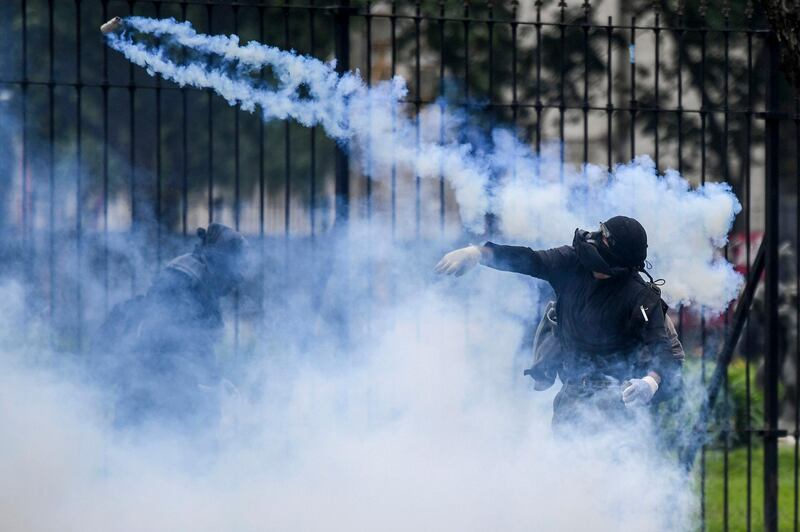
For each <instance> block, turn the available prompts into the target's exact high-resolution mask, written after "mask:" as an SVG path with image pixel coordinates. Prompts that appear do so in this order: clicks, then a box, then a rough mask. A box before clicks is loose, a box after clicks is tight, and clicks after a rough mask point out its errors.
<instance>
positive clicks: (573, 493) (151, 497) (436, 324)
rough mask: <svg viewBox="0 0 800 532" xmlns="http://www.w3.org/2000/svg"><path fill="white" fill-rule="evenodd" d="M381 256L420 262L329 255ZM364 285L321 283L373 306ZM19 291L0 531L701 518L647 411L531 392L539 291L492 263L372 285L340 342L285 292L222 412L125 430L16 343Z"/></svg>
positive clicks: (651, 524) (573, 526) (9, 307)
mask: <svg viewBox="0 0 800 532" xmlns="http://www.w3.org/2000/svg"><path fill="white" fill-rule="evenodd" d="M338 244H342V242H338ZM376 254H377V255H378V256H379V257H380V258H381V260H386V261H391V262H394V263H397V262H399V263H400V264H399V265H398V266H401V267H402V268H403V269H404V270H405V271H406V272H407V274H408V275H409V276H421V277H423V278H424V273H423V272H422V271H419V270H415V269H414V267H413V265H412V264H413V261H412V257H409V256H404V254H398V253H397V252H393V251H390V250H388V249H383V250H380V249H379V250H378V251H375V250H372V251H371V252H370V256H369V257H366V256H363V257H360V258H359V257H357V258H354V257H348V259H347V260H344V259H339V260H337V261H335V262H334V263H333V264H331V268H332V270H333V272H332V273H333V274H334V275H336V276H341V277H345V275H344V272H343V269H344V268H347V269H349V270H350V271H351V272H352V273H355V274H356V275H362V274H365V268H364V266H365V264H367V263H368V262H371V261H373V260H374V259H375V256H376ZM362 260H363V262H362ZM297 268H298V269H300V270H305V267H304V265H303V264H298V265H297ZM304 273H308V272H306V271H304ZM406 288H407V287H406ZM356 291H357V290H354V288H353V286H352V285H350V284H349V283H341V284H340V283H336V284H335V285H334V286H332V287H329V290H328V297H329V298H331V299H333V300H336V301H338V302H341V303H342V304H343V305H351V306H358V305H361V306H363V305H365V304H367V302H366V301H364V300H362V299H361V298H360V297H358V296H353V295H352V294H353V292H356ZM21 294H22V291H21V289H20V288H19V287H18V286H16V285H14V284H5V285H4V286H3V287H2V288H1V289H0V296H2V297H1V298H0V301H3V305H4V307H3V311H4V312H3V313H2V315H0V328H2V330H3V336H4V337H3V340H4V341H6V340H9V339H13V342H7V343H6V345H4V346H3V349H4V357H3V359H2V362H1V363H0V364H1V365H0V370H2V371H0V404H2V405H3V408H2V409H0V426H2V427H3V429H4V433H5V434H6V437H5V438H3V442H2V443H1V444H0V456H2V458H0V465H1V466H2V470H3V472H4V474H3V476H2V480H0V515H1V516H2V517H0V528H2V529H3V530H25V531H32V530H33V531H35V530H53V529H58V530H65V531H72V530H76V531H77V530H122V531H125V530H131V531H133V530H189V529H190V530H376V529H380V530H397V531H406V530H475V531H479V530H530V529H531V528H536V529H542V530H583V529H586V528H591V529H592V530H619V529H631V530H642V531H657V530H685V529H689V528H690V527H691V523H692V520H693V517H694V496H693V493H692V490H691V487H690V486H689V484H688V482H687V479H686V478H685V476H684V475H683V474H682V472H681V470H680V469H679V468H678V467H677V466H676V464H674V463H672V464H671V463H670V462H669V455H668V454H662V451H661V450H660V449H659V448H658V447H657V446H655V445H653V444H652V443H651V442H650V441H649V439H648V436H647V432H646V429H645V428H644V427H645V426H646V425H645V424H641V425H639V424H637V423H631V424H630V425H628V426H625V427H610V428H609V430H608V432H607V433H605V434H597V433H594V434H591V435H588V434H581V433H576V434H575V439H574V440H564V439H556V438H554V437H553V435H552V434H551V431H550V427H549V417H550V411H551V406H550V402H551V400H552V393H540V394H534V393H532V391H531V390H530V388H529V386H528V383H527V381H526V379H527V378H523V377H522V375H521V370H522V367H523V365H524V364H525V361H522V360H518V359H515V357H514V353H515V351H516V349H517V347H518V345H519V342H520V339H521V335H522V326H521V323H522V321H523V320H524V319H525V318H527V317H528V314H529V311H530V308H531V306H532V305H533V304H534V303H536V292H535V291H531V290H530V288H529V285H528V283H527V282H526V281H525V280H524V279H522V278H519V277H516V276H511V275H503V274H501V273H498V272H493V271H488V270H485V271H480V272H477V273H476V276H475V278H474V279H473V283H471V285H470V286H466V285H464V284H463V283H455V282H450V281H448V282H445V283H426V286H425V287H424V288H422V289H421V290H414V291H408V293H407V294H406V295H405V296H401V297H400V298H399V300H398V301H395V302H393V303H391V304H390V303H388V302H386V303H384V304H380V301H377V302H372V305H373V307H372V308H373V312H372V314H371V318H370V319H369V320H368V323H369V326H370V328H371V332H368V333H365V334H363V335H362V336H361V337H358V338H355V339H354V340H353V341H349V342H347V347H346V348H345V347H343V346H342V341H341V340H342V339H341V338H340V337H339V335H337V334H334V333H329V334H321V335H320V334H316V332H315V331H314V327H312V326H309V325H302V323H303V322H306V323H308V322H309V321H310V320H309V316H310V314H309V312H308V310H309V309H308V306H309V305H308V304H307V303H306V302H304V301H303V300H302V298H298V297H292V298H291V302H290V303H289V304H288V305H287V306H282V307H281V312H280V314H281V320H282V321H281V322H280V324H279V325H278V326H275V325H274V324H265V325H264V329H265V330H266V329H269V330H270V332H269V335H266V334H264V335H263V336H261V335H259V336H258V342H257V344H258V347H256V348H255V349H254V351H255V353H254V354H253V358H252V359H251V361H250V362H243V361H240V362H239V363H238V364H239V369H240V370H241V373H242V374H243V375H244V377H242V378H241V379H240V380H239V381H238V382H237V386H238V391H237V392H235V393H234V394H232V395H231V396H230V397H228V398H227V400H226V402H225V405H224V414H223V418H222V419H221V420H220V422H219V423H218V424H214V425H209V426H208V427H205V428H204V429H203V430H201V431H198V432H193V433H190V434H183V433H175V432H174V431H173V430H172V429H171V427H170V426H168V425H166V424H164V425H161V424H155V425H149V426H147V427H132V428H127V429H114V428H112V419H111V412H110V410H111V408H110V403H108V402H106V401H105V397H106V390H103V389H97V388H95V387H94V386H92V385H91V384H90V383H89V382H87V381H86V380H84V379H83V378H82V377H81V376H80V375H81V372H80V371H78V370H77V369H74V368H72V369H71V368H70V365H69V364H66V363H64V362H60V360H62V361H63V357H64V355H63V354H53V355H48V354H47V351H46V349H43V348H42V347H41V346H38V345H35V344H34V345H35V347H32V348H31V349H27V350H24V352H23V350H21V349H20V347H19V346H20V345H25V344H24V343H23V342H21V340H28V338H22V337H21V334H20V332H19V331H20V330H21V329H19V328H18V324H17V323H16V321H15V320H16V319H17V318H18V317H19V316H21V315H23V313H24V310H25V309H24V306H23V298H22V297H21ZM345 312H346V311H345ZM316 314H317V315H318V314H319V312H317V313H316ZM356 315H357V312H356V311H352V312H348V317H349V318H350V319H356V318H355V316H356ZM476 324H480V326H476ZM270 325H271V327H270ZM34 329H35V328H34ZM33 336H34V337H35V336H36V333H35V332H33ZM11 343H13V344H14V345H10V344H11ZM266 346H268V347H266ZM32 353H36V356H35V357H33V358H31V354H32ZM589 415H591V413H589ZM667 508H668V510H665V509H667Z"/></svg>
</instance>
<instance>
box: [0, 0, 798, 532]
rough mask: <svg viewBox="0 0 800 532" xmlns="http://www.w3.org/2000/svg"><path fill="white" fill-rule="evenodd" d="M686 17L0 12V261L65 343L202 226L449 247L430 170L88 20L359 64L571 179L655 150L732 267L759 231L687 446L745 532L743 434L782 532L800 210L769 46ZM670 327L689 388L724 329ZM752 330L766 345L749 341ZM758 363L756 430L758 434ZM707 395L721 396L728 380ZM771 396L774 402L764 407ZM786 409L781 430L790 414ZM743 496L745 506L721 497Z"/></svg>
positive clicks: (265, 235)
mask: <svg viewBox="0 0 800 532" xmlns="http://www.w3.org/2000/svg"><path fill="white" fill-rule="evenodd" d="M685 4H686V3H683V2H677V3H676V5H675V6H673V5H672V3H656V7H653V3H652V2H619V3H616V2H610V3H609V4H608V5H606V4H603V5H601V6H593V5H592V4H591V2H588V1H587V2H582V3H581V4H577V3H576V4H575V5H574V6H573V5H571V3H570V5H568V4H567V3H566V2H558V3H555V2H551V3H547V2H538V1H537V2H517V1H511V2H477V1H472V2H469V1H467V2H444V1H441V2H432V1H416V2H389V1H384V2H355V1H352V2H350V1H346V0H343V1H341V2H339V3H337V4H335V5H331V4H328V3H325V4H323V3H320V2H314V1H313V0H307V1H306V2H303V3H299V2H283V3H280V2H255V1H253V2H250V1H237V2H221V1H205V0H184V1H177V0H175V1H169V0H164V1H139V0H126V1H116V0H94V1H93V0H76V1H74V2H53V1H52V0H50V1H45V0H18V1H16V2H3V3H2V5H1V6H0V49H2V50H3V53H0V113H2V120H3V122H4V123H5V125H4V126H3V125H0V136H2V138H0V175H3V176H4V183H5V184H4V186H3V187H0V224H1V225H2V227H3V232H4V234H5V235H6V236H5V237H4V244H3V245H4V251H3V255H4V259H3V260H4V262H5V263H6V264H8V265H9V267H11V268H17V269H18V270H19V273H20V274H21V275H22V276H24V277H25V278H26V279H27V280H28V283H29V285H30V287H31V290H33V291H34V292H36V293H38V295H39V296H41V297H43V298H44V300H46V301H48V304H47V307H46V310H45V311H44V312H45V313H46V314H48V317H49V319H50V320H51V322H52V323H54V324H56V325H57V327H56V329H57V330H58V331H59V333H58V335H57V338H56V339H55V340H54V342H55V343H56V344H61V345H63V347H64V348H70V349H71V348H77V349H79V350H80V349H81V348H82V346H83V345H84V344H85V342H86V337H87V334H88V331H89V330H90V329H91V327H92V325H91V324H92V323H96V322H97V320H98V319H99V318H100V317H102V315H103V314H104V313H105V312H106V311H107V310H108V308H109V307H110V305H112V304H113V303H114V302H116V301H118V300H119V299H120V298H122V297H125V296H127V295H129V294H130V293H134V292H137V291H140V290H141V289H142V288H143V287H144V283H145V282H146V277H148V276H149V274H151V273H152V272H153V271H154V269H155V268H156V267H158V265H160V264H161V263H162V262H163V260H165V259H167V258H169V257H170V256H171V255H172V253H174V252H175V251H176V250H177V249H178V248H180V247H181V246H185V244H186V241H187V239H188V238H189V237H190V236H191V228H192V227H193V226H196V225H204V224H205V223H206V222H209V221H212V220H220V221H223V222H226V223H229V224H231V225H233V226H235V227H237V228H239V229H241V230H242V231H243V232H245V233H247V234H249V235H252V236H254V237H259V238H260V239H262V240H263V241H276V242H277V241H283V240H286V239H292V240H297V239H312V240H313V239H314V238H315V237H316V236H318V235H320V234H324V233H326V232H327V231H329V230H330V229H331V228H332V227H334V226H335V225H336V224H337V223H339V222H340V221H343V220H348V219H357V220H361V221H365V222H369V221H371V220H376V221H381V222H385V223H386V224H387V226H388V227H390V228H391V233H392V236H393V237H394V238H398V239H408V240H414V239H425V238H439V237H441V236H442V235H446V236H450V237H453V236H454V235H457V234H459V233H460V232H461V228H460V224H459V220H458V214H457V211H456V209H455V205H454V203H453V201H452V200H451V196H452V192H451V191H450V190H449V187H448V185H447V184H446V183H445V181H444V179H441V180H439V181H438V182H436V183H431V182H425V183H423V182H421V181H420V179H419V178H418V177H417V176H414V175H408V174H404V173H402V172H399V171H397V170H396V169H393V170H392V172H391V175H390V176H388V178H387V179H384V180H370V179H366V178H365V177H364V176H363V175H362V174H361V173H360V171H359V169H358V168H357V167H356V165H350V164H349V162H350V161H349V157H348V154H347V153H346V152H345V151H344V150H342V149H341V148H339V147H338V146H337V145H336V144H335V143H334V142H332V141H330V140H329V139H327V138H326V137H325V136H324V135H322V134H321V133H320V132H318V131H317V129H316V128H310V129H306V128H301V127H299V126H297V125H295V124H292V123H290V122H281V123H264V122H263V121H261V120H260V119H259V118H258V117H257V116H254V115H251V114H248V113H243V112H241V111H240V110H238V109H234V108H230V107H228V106H227V105H226V104H225V102H223V101H221V100H220V99H218V98H216V97H215V96H213V95H211V94H209V93H206V92H202V91H198V90H194V89H191V88H179V87H177V86H175V85H172V84H170V83H167V82H162V81H160V80H158V79H154V78H151V77H149V76H147V75H146V74H145V73H143V72H141V71H139V70H138V69H136V68H134V67H132V66H131V65H129V64H128V63H127V62H126V61H124V59H122V58H121V57H119V56H118V55H117V54H113V53H110V52H109V50H108V48H107V47H106V46H104V44H103V42H102V40H101V38H100V36H99V33H98V32H97V28H98V27H99V25H100V24H101V23H102V22H104V21H105V20H107V19H109V18H110V17H111V16H116V15H120V16H125V15H128V14H139V15H146V16H154V17H175V18H177V19H180V20H190V21H191V22H192V23H193V25H194V26H195V27H197V28H198V29H199V30H201V31H203V32H207V33H236V34H238V35H240V36H241V37H242V39H243V40H248V39H255V40H258V41H262V42H267V43H270V44H275V45H278V46H281V47H283V48H293V49H296V50H298V51H299V52H301V53H307V54H310V55H313V56H315V57H319V58H324V59H333V58H335V59H336V60H337V65H338V69H339V70H340V71H345V70H349V69H355V68H358V69H359V70H360V71H361V73H362V75H363V77H364V79H365V80H366V81H367V83H373V82H376V81H378V80H382V79H387V78H388V77H390V76H392V75H395V74H400V75H402V76H403V77H404V78H406V79H407V80H408V87H409V94H408V98H407V100H406V103H407V107H408V108H409V111H410V112H411V113H412V114H415V115H418V114H419V113H420V112H421V110H422V109H423V108H425V107H427V106H435V105H437V103H438V102H440V101H443V100H447V102H448V105H449V106H459V105H460V106H464V107H466V108H470V109H480V111H481V113H480V114H481V116H482V117H484V119H485V120H486V121H487V123H489V124H491V125H496V124H506V125H508V126H509V127H512V128H514V129H516V130H517V131H518V132H519V133H520V135H521V136H522V137H523V138H525V140H526V141H527V142H529V143H530V144H531V145H532V146H533V147H534V148H535V150H536V151H537V152H540V151H545V150H548V149H551V146H550V143H553V142H554V144H553V145H554V146H555V148H554V149H556V150H557V151H558V154H559V156H560V157H561V159H562V160H563V161H566V162H570V163H573V164H581V163H584V162H593V163H597V164H604V165H607V166H608V167H613V166H614V165H615V164H617V163H618V162H624V161H627V160H629V159H631V158H632V157H634V156H636V155H637V154H640V153H647V154H651V155H652V156H653V159H654V161H655V162H656V164H657V166H658V168H659V169H661V170H662V171H663V170H664V169H666V168H669V167H672V168H676V169H678V170H679V171H680V172H681V173H682V174H683V175H684V176H686V177H687V178H689V179H690V180H691V181H693V182H695V183H704V182H706V180H724V181H727V182H729V183H731V185H732V186H733V188H734V191H735V192H736V194H737V195H738V196H739V198H740V199H741V200H742V203H743V205H744V211H743V213H742V215H741V216H740V217H739V218H738V220H737V222H736V225H735V234H734V235H733V236H732V240H731V245H730V246H729V247H728V248H727V249H726V253H728V256H729V258H730V259H731V260H732V261H734V262H735V263H736V264H737V265H738V266H739V267H740V270H741V271H742V273H744V274H748V273H749V271H750V266H751V264H752V263H753V258H754V255H755V253H754V250H755V248H756V245H755V244H756V243H757V242H755V241H754V240H755V239H757V238H758V239H760V235H762V234H763V237H764V241H765V257H766V278H765V284H764V296H763V300H764V305H763V309H765V310H764V312H763V316H762V315H761V314H759V315H758V317H757V318H751V320H750V321H751V322H752V325H751V326H748V327H747V328H745V333H744V337H743V341H742V342H741V343H740V344H739V348H738V350H737V353H738V358H739V359H740V360H742V361H743V366H744V375H743V376H742V379H743V386H744V391H743V394H742V395H743V397H742V398H741V399H742V401H743V403H744V405H743V412H744V414H743V416H744V417H745V422H744V423H743V424H736V426H734V424H731V423H728V424H727V425H724V426H723V427H722V436H721V437H720V438H719V443H716V444H714V448H713V449H710V450H709V448H706V447H704V449H703V451H702V452H701V456H700V459H699V460H698V462H697V464H696V468H697V470H698V472H699V473H698V474H699V475H700V478H701V487H700V490H701V496H702V498H703V500H702V508H703V518H704V522H709V523H711V522H714V523H715V524H714V527H715V528H716V521H715V520H719V522H720V523H721V526H722V528H724V529H728V528H729V527H738V526H740V525H741V523H744V524H745V526H746V527H747V528H748V529H750V527H751V526H757V525H754V523H755V521H754V519H755V517H754V512H753V508H752V502H753V501H752V499H753V492H754V489H753V487H754V485H755V484H756V483H758V482H759V481H758V479H754V478H753V474H752V473H753V463H752V462H753V459H754V457H755V456H756V455H757V452H760V451H758V449H757V447H758V442H757V439H756V438H753V437H752V436H753V434H758V435H759V436H760V437H761V439H762V440H763V468H764V469H763V471H764V480H763V487H764V500H763V509H764V512H763V515H764V519H765V521H764V523H765V525H766V527H767V528H768V529H771V530H775V529H777V527H778V513H777V512H778V507H777V500H778V488H779V485H778V478H779V477H778V471H779V470H781V471H785V470H791V471H793V474H794V484H793V487H792V489H793V497H794V498H793V500H794V509H793V514H791V519H789V518H788V517H786V516H788V515H789V514H788V513H787V512H790V509H788V508H781V509H780V510H781V512H782V517H781V521H780V523H781V524H782V525H783V523H789V522H791V523H793V526H794V529H795V530H797V524H798V488H797V476H798V444H797V441H798V440H800V438H798V427H800V423H798V420H797V415H798V414H797V412H798V411H800V408H798V403H797V401H798V394H797V392H796V391H795V390H796V385H797V382H798V381H800V375H795V376H788V375H787V371H786V370H785V368H782V367H779V364H783V363H784V362H785V360H786V358H787V357H790V358H793V359H796V353H797V351H796V345H795V344H794V343H793V342H796V338H797V336H798V334H797V331H794V332H793V331H788V330H787V328H786V323H790V322H791V320H789V321H787V318H786V316H785V314H786V313H789V314H791V313H793V314H791V315H793V316H796V313H797V301H796V298H795V300H791V301H787V300H786V299H785V297H784V296H783V295H781V294H782V291H781V290H779V283H781V282H785V283H786V285H785V286H789V285H791V284H792V283H796V282H797V279H800V276H799V275H797V271H798V270H797V268H798V261H797V258H796V257H793V258H792V259H791V264H788V265H786V266H780V267H779V264H780V260H781V259H780V258H779V254H778V249H779V245H780V244H781V243H782V242H791V244H792V246H793V247H795V248H796V245H795V244H796V242H797V237H798V229H797V226H796V225H797V224H790V223H788V220H792V219H795V220H798V219H800V217H798V216H797V186H798V185H797V183H798V182H799V181H800V180H798V179H797V178H798V177H800V161H799V160H798V158H799V157H800V155H798V154H800V149H798V148H800V113H798V104H797V100H796V99H794V98H793V97H792V96H790V94H791V93H790V92H789V89H788V87H786V86H784V85H783V84H782V83H779V82H778V81H777V80H778V79H779V78H780V74H779V69H778V65H777V63H776V56H775V53H776V50H777V49H776V45H775V43H774V37H773V35H772V33H771V32H770V30H769V29H768V28H767V26H766V24H765V21H764V16H763V14H761V13H760V12H759V10H758V9H756V8H755V7H754V6H753V4H752V2H749V1H748V2H746V3H744V2H738V3H737V2H725V3H722V4H720V5H716V4H714V5H710V4H709V3H707V2H700V3H698V4H697V5H691V6H689V5H685ZM600 9H602V10H603V11H600ZM790 138H793V142H790V141H788V139H790ZM793 150H794V151H793ZM784 191H785V192H784ZM779 192H780V194H779ZM430 199H434V200H435V201H428V200H430ZM423 200H426V201H423ZM781 220H783V221H784V222H785V223H783V224H781V223H780V222H781ZM489 223H491V221H490V220H489ZM798 223H800V222H798ZM66 236H69V237H74V239H73V238H69V239H67V238H62V237H66ZM67 241H69V242H74V243H75V244H74V246H72V244H70V246H66V245H65V244H64V243H63V242H67ZM150 242H155V246H150V245H149V243H150ZM122 245H125V246H131V245H133V246H135V247H136V249H135V252H134V253H133V254H132V256H134V257H137V260H136V261H134V262H132V261H131V260H130V258H129V257H130V256H131V254H129V253H120V252H119V246H122ZM67 247H69V248H70V249H67ZM65 263H69V264H72V265H74V268H75V271H81V270H83V269H85V268H93V269H94V271H96V272H97V275H98V276H99V277H100V278H101V279H102V282H101V286H102V287H103V290H102V293H101V294H96V293H91V294H89V293H87V292H86V290H87V289H86V287H84V286H83V285H82V283H81V282H80V281H78V280H76V278H75V276H74V275H70V274H68V273H65V271H64V268H63V264H65ZM112 272H113V274H112ZM142 272H145V273H144V274H143V273H142ZM148 272H149V273H148ZM143 277H144V278H143ZM781 286H783V285H781ZM795 289H796V286H795ZM758 297H759V296H758V295H757V296H756V298H758ZM67 301H70V303H67ZM71 301H74V302H75V303H74V304H73V303H71ZM97 302H100V303H99V305H97V304H95V303H97ZM781 309H784V310H785V312H784V315H779V310H781ZM781 311H782V310H781ZM782 312H783V311H782ZM677 318H678V324H679V329H680V332H681V335H682V337H683V340H684V344H685V345H686V347H687V351H689V352H690V353H692V354H693V356H694V357H695V358H696V359H697V361H698V363H699V365H700V368H701V369H700V371H701V372H702V374H703V378H705V375H706V372H707V371H710V370H711V369H712V367H711V365H710V364H711V362H710V361H711V360H713V359H714V357H715V354H716V350H717V349H718V348H719V344H720V343H719V342H717V341H715V340H714V339H715V338H717V337H722V336H724V335H725V334H726V333H727V328H728V320H727V317H724V318H721V319H719V320H713V321H712V320H709V319H706V318H705V317H703V315H702V313H695V312H688V311H684V310H683V309H679V310H678V312H677ZM797 321H798V320H797V319H796V318H795V322H797ZM237 323H238V321H237ZM792 323H793V322H792ZM759 329H760V330H763V338H764V340H765V345H764V346H763V348H762V347H761V346H760V345H757V343H756V340H755V339H754V336H755V335H756V334H757V330H759ZM237 330H238V329H237ZM792 334H794V336H792ZM791 338H794V340H793V341H789V339H791ZM783 339H786V340H785V341H784V340H783ZM761 360H763V370H762V369H759V371H761V372H763V390H764V398H765V399H764V400H765V402H764V419H763V426H762V425H761V424H760V423H761V421H759V422H758V426H756V425H755V424H754V423H753V422H752V420H753V412H754V411H755V410H757V409H756V408H755V406H754V405H753V404H752V400H753V399H752V398H753V397H754V396H755V392H754V389H753V386H755V385H754V384H753V383H754V377H755V373H756V364H761V362H760V361H761ZM795 367H800V364H797V363H795ZM726 375H727V373H726ZM790 377H791V378H790ZM787 379H789V380H788V381H787ZM792 379H794V380H792ZM722 385H723V395H724V396H725V397H726V398H727V399H726V400H728V401H730V400H733V399H732V397H733V396H734V395H735V393H734V392H732V391H731V390H730V384H729V382H728V380H727V378H726V379H725V381H724V382H723V384H722ZM779 385H781V386H782V387H783V388H784V389H785V390H786V391H788V395H787V397H786V398H784V399H783V401H782V402H781V399H780V396H779ZM792 405H793V409H792V410H793V412H794V416H795V418H794V420H791V419H788V417H787V415H786V412H788V408H789V407H791V406H792ZM782 410H783V411H784V417H783V418H781V411H782ZM787 420H788V422H792V423H793V428H794V431H793V435H794V438H795V444H794V448H793V458H792V464H791V467H790V468H788V469H785V468H783V467H782V465H781V463H780V460H782V459H783V458H782V457H783V455H782V454H780V453H779V448H778V437H779V436H780V435H781V434H783V433H782V432H781V431H780V430H779V426H780V424H781V423H785V422H787ZM734 441H735V442H739V443H738V445H739V446H738V447H735V446H734V443H733V442H734ZM707 453H712V454H713V459H714V460H715V461H717V460H721V461H722V463H723V467H722V470H721V472H720V473H719V474H720V475H721V476H722V478H723V489H722V490H721V491H719V492H711V491H709V489H710V488H709V485H708V483H707V482H706V479H707V476H708V475H709V473H708V467H707V458H708V456H707ZM731 457H733V458H731ZM731 460H746V471H745V474H744V478H743V479H738V478H737V479H733V478H731V470H732V468H731V467H730V461H731ZM715 463H716V462H715ZM737 470H738V468H737ZM715 474H716V473H715ZM781 482H783V479H781ZM740 484H743V485H744V492H743V493H739V492H736V491H735V488H734V486H740ZM715 485H716V481H715ZM719 499H721V503H720V502H719ZM720 505H721V509H719V508H718V507H719V506H720ZM742 507H744V511H743V512H740V511H739V509H741V508H742ZM709 508H716V509H715V510H713V512H714V513H713V515H712V514H710V513H708V511H710V510H708V509H709Z"/></svg>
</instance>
